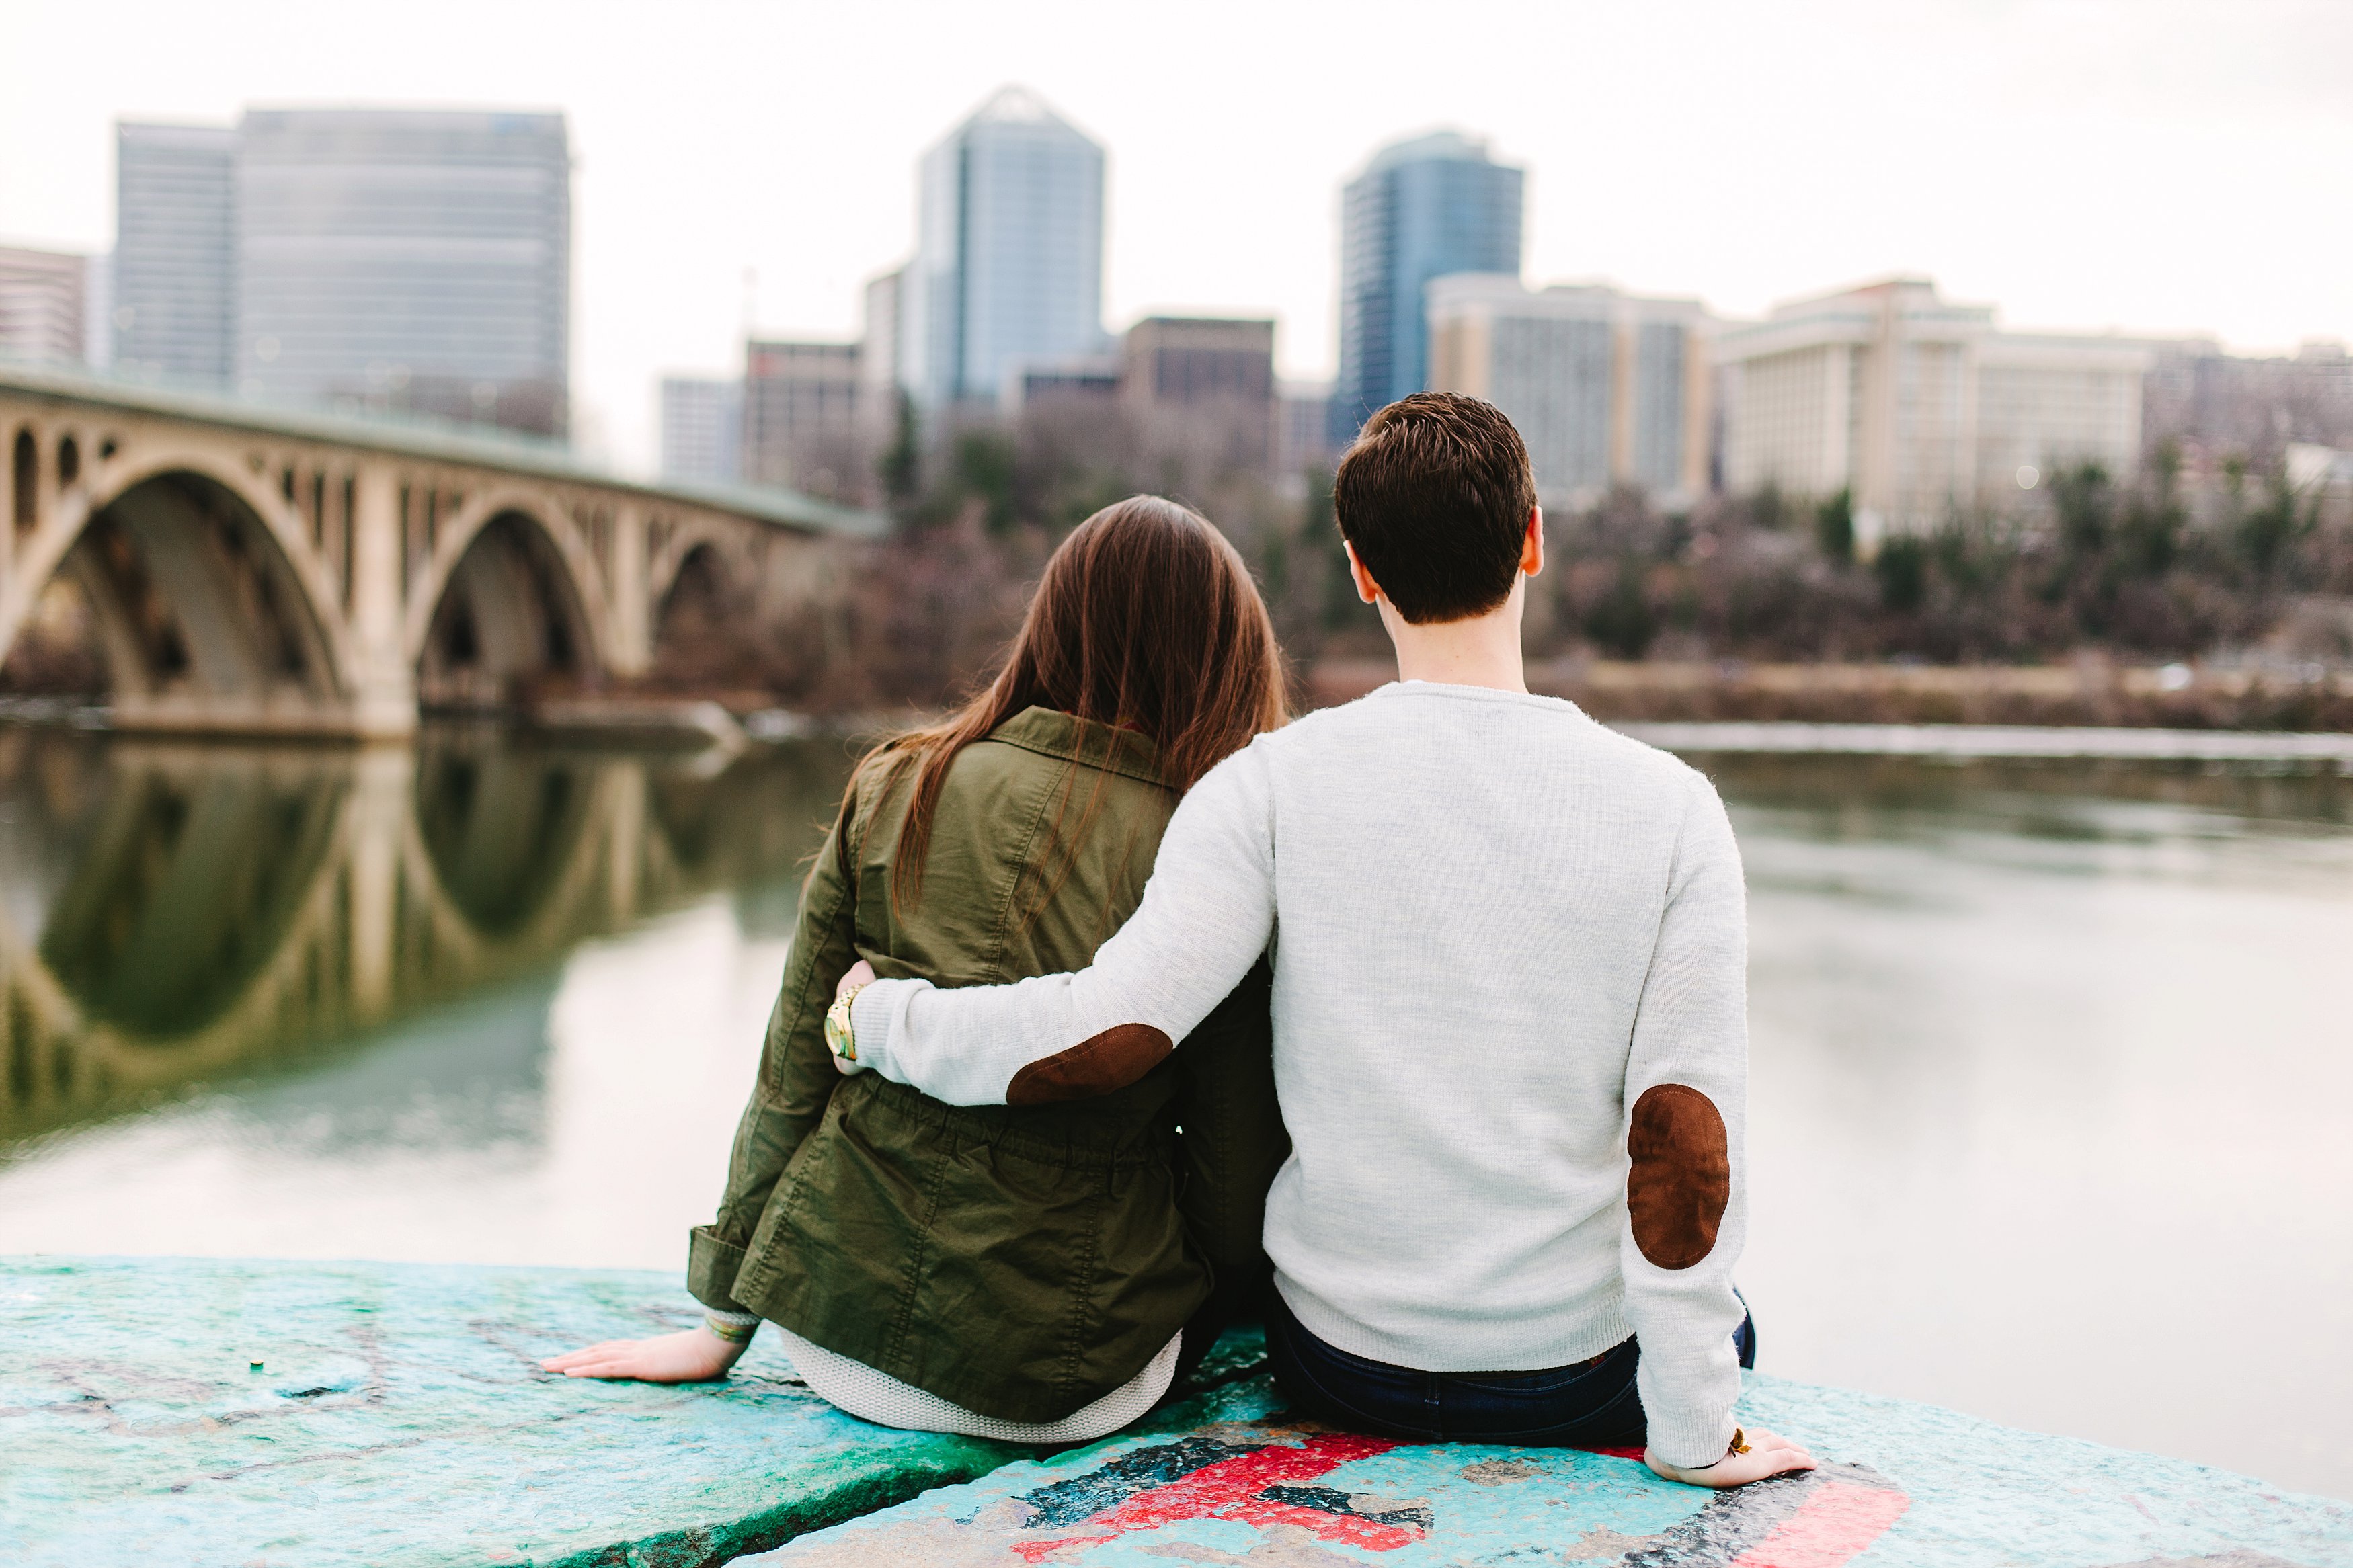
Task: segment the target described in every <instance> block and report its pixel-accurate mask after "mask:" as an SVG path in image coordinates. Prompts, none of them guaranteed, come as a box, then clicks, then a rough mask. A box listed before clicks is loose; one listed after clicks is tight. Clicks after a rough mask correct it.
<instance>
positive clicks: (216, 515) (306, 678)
mask: <svg viewBox="0 0 2353 1568" xmlns="http://www.w3.org/2000/svg"><path fill="white" fill-rule="evenodd" d="M53 449H54V450H55V452H56V453H57V455H58V458H59V459H60V461H59V462H58V468H57V470H56V477H57V479H58V480H59V481H60V482H59V483H58V485H56V486H55V487H48V486H41V485H39V479H40V476H39V475H37V476H36V485H37V489H39V490H42V491H46V492H48V493H46V494H41V495H38V496H37V516H36V519H35V521H34V526H33V528H32V531H31V532H30V533H28V534H26V535H25V536H24V537H23V538H21V539H20V540H19V541H18V542H17V547H16V551H15V559H14V561H13V563H12V573H11V577H12V581H11V582H10V583H9V584H8V589H9V592H8V595H7V605H6V612H5V614H6V617H7V619H8V621H9V623H10V624H9V626H8V627H7V628H6V629H7V631H8V632H9V633H10V634H12V640H13V632H14V630H15V627H16V625H18V624H21V622H22V619H23V617H24V616H26V615H27V614H29V613H30V611H31V610H32V607H33V605H35V603H36V602H37V599H38V597H39V595H40V594H41V592H42V590H43V589H44V588H46V587H47V585H48V584H49V583H50V582H52V581H53V580H55V579H58V578H59V577H63V578H65V579H67V580H69V581H70V582H71V583H72V584H74V585H75V586H76V587H77V588H78V589H79V591H80V592H81V594H82V595H83V597H84V598H85V600H86V601H87V602H88V604H89V605H90V613H91V616H92V619H93V621H94V623H95V626H96V629H97V632H98V641H99V645H100V654H101V657H102V658H103V660H104V663H105V667H106V669H107V673H108V676H109V678H110V684H111V687H112V689H113V692H114V702H115V706H116V708H117V710H118V711H119V712H123V713H126V714H131V715H133V716H135V717H137V718H140V719H142V720H144V721H150V722H160V723H164V724H174V723H180V722H186V723H191V724H195V725H196V726H197V727H204V728H209V727H215V726H216V725H217V724H218V723H219V722H220V721H222V720H223V719H224V718H227V719H228V720H229V721H231V722H252V723H259V724H262V725H264V726H265V727H277V726H279V725H280V724H282V723H286V722H295V723H300V722H301V721H303V720H305V719H306V718H307V717H308V716H309V715H310V714H311V713H313V712H315V711H317V710H319V709H321V708H322V706H332V705H334V704H335V703H337V702H338V701H339V700H341V699H342V698H343V696H344V694H345V692H346V689H347V686H348V679H347V675H348V670H349V668H350V638H349V633H348V627H347V626H346V624H345V621H344V617H343V613H342V612H343V604H342V602H341V599H342V595H341V594H340V591H339V589H340V585H339V584H335V583H333V582H332V581H331V580H322V579H323V578H324V574H323V573H322V570H321V563H320V561H319V557H318V554H317V552H316V551H315V550H314V549H313V547H312V545H311V541H310V540H309V539H308V538H307V537H306V535H305V533H304V531H303V530H302V528H301V524H300V522H299V521H297V520H295V519H293V518H292V517H290V515H289V513H290V508H289V507H287V506H286V505H285V504H284V502H283V500H282V498H280V497H279V496H277V495H275V494H274V493H272V492H271V491H269V489H267V488H266V487H263V486H260V485H257V484H256V483H254V482H253V479H252V476H251V475H249V474H248V473H246V472H243V471H240V470H239V469H237V468H235V467H234V466H232V465H228V464H224V463H221V462H218V461H215V460H211V459H210V458H209V456H208V455H207V454H204V453H200V452H195V451H190V450H185V449H170V448H151V449H149V450H146V451H144V452H142V454H141V455H140V456H139V458H137V459H136V460H135V461H130V462H122V463H114V464H109V463H105V462H104V461H103V460H101V462H100V465H99V466H98V468H97V469H96V471H92V470H90V468H87V467H86V466H85V465H84V464H83V463H82V461H81V448H80V445H79V441H78V440H77V439H76V438H75V437H74V436H73V435H71V434H67V435H64V436H60V437H58V439H57V440H56V442H55V444H54V447H53ZM100 449H101V450H103V447H101V448H100ZM36 458H38V453H37V454H36Z"/></svg>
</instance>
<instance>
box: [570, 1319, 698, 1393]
mask: <svg viewBox="0 0 2353 1568" xmlns="http://www.w3.org/2000/svg"><path fill="white" fill-rule="evenodd" d="M743 1353H744V1347H743V1346H742V1345H740V1344H735V1343H732V1342H729V1341H726V1340H723V1339H721V1338H720V1337H719V1336H718V1335H717V1334H714V1333H712V1331H710V1330H709V1329H689V1330H687V1331H685V1332H684V1333H682V1334H661V1335H659V1336H657V1337H655V1338H653V1339H650V1340H607V1341H606V1342H604V1343H603V1344H601V1345H590V1346H589V1347H588V1348H587V1349H586V1350H579V1351H568V1352H565V1354H563V1355H558V1356H550V1357H548V1358H547V1359H546V1360H545V1361H543V1362H541V1363H539V1364H540V1369H541V1370H542V1371H543V1372H560V1373H563V1374H564V1375H565V1376H566V1377H627V1378H635V1379H636V1380H637V1381H638V1382H639V1383H710V1382H712V1381H714V1380H716V1379H718V1378H723V1377H725V1376H726V1375H727V1369H728V1368H730V1367H732V1366H733V1365H734V1364H735V1359H736V1358H737V1357H738V1356H740V1355H742V1354H743Z"/></svg>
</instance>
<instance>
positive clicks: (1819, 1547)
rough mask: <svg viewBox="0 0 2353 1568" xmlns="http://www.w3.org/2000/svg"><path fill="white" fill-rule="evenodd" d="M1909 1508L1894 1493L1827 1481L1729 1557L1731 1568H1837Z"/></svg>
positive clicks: (1907, 1500) (1908, 1503) (1900, 1495)
mask: <svg viewBox="0 0 2353 1568" xmlns="http://www.w3.org/2000/svg"><path fill="white" fill-rule="evenodd" d="M1911 1506H1912V1500H1911V1499H1910V1498H1908V1497H1906V1496H1905V1495H1904V1494H1903V1493H1902V1492H1899V1491H1892V1490H1889V1489H1886V1488H1883V1487H1858V1486H1850V1485H1848V1484H1846V1483H1845V1482H1842V1481H1832V1482H1831V1483H1830V1484H1828V1485H1827V1486H1824V1487H1822V1488H1820V1489H1819V1490H1817V1491H1815V1492H1814V1494H1813V1495H1812V1496H1810V1497H1809V1498H1808V1499H1806V1500H1805V1501H1804V1502H1803V1503H1802V1504H1800V1505H1799V1507H1798V1509H1797V1510H1796V1511H1795V1512H1793V1513H1791V1514H1790V1515H1789V1517H1788V1518H1787V1519H1785V1520H1783V1521H1781V1522H1780V1523H1778V1524H1777V1525H1775V1526H1774V1527H1773V1533H1771V1534H1770V1535H1767V1537H1766V1538H1765V1539H1764V1540H1762V1541H1760V1542H1757V1544H1756V1545H1754V1546H1752V1547H1750V1548H1749V1549H1748V1550H1747V1551H1746V1552H1742V1553H1741V1554H1740V1555H1739V1556H1737V1557H1736V1558H1734V1559H1733V1560H1732V1563H1731V1568H1841V1564H1842V1563H1850V1562H1852V1561H1853V1560H1854V1558H1855V1557H1856V1555H1857V1554H1859V1553H1860V1552H1862V1549H1863V1548H1864V1547H1866V1546H1869V1545H1870V1544H1871V1543H1872V1542H1874V1541H1876V1540H1878V1539H1879V1538H1880V1537H1881V1536H1882V1535H1883V1534H1885V1533H1886V1532H1887V1527H1888V1526H1889V1525H1891V1524H1894V1522H1895V1521H1897V1520H1898V1519H1900V1518H1902V1517H1903V1514H1904V1510H1905V1509H1907V1508H1910V1507H1911Z"/></svg>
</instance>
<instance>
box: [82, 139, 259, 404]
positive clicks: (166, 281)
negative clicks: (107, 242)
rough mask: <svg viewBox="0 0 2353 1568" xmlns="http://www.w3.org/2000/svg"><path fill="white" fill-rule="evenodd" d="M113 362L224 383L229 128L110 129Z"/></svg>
mask: <svg viewBox="0 0 2353 1568" xmlns="http://www.w3.org/2000/svg"><path fill="white" fill-rule="evenodd" d="M114 204H115V205H114V210H115V242H114V303H113V310H112V321H111V326H112V329H113V344H114V366H115V369H116V370H117V371H118V372H120V373H121V374H126V375H134V376H140V377H143V378H147V379H151V380H156V381H164V382H176V383H182V384H190V385H195V386H205V387H219V386H224V385H226V384H227V382H228V379H229V367H230V365H231V364H232V363H233V357H232V353H231V342H232V340H233V336H234V322H235V320H236V310H237V132H235V131H233V130H231V129H230V128H229V127H227V126H226V125H219V126H214V125H146V124H139V123H135V122H132V121H122V122H120V123H118V124H117V125H116V126H115V128H114Z"/></svg>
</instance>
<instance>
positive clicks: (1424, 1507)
mask: <svg viewBox="0 0 2353 1568" xmlns="http://www.w3.org/2000/svg"><path fill="white" fill-rule="evenodd" d="M1258 1495H1259V1496H1261V1497H1262V1498H1264V1499H1266V1500H1267V1501H1269V1502H1285V1503H1289V1504H1290V1505H1291V1506H1292V1507H1293V1508H1312V1509H1314V1510H1317V1511H1318V1512H1320V1513H1336V1514H1340V1515H1342V1516H1344V1517H1345V1518H1348V1519H1369V1520H1371V1521H1373V1522H1374V1523H1376V1524H1392V1525H1395V1526H1397V1527H1398V1529H1400V1530H1429V1529H1431V1528H1433V1527H1434V1526H1435V1524H1436V1522H1437V1519H1436V1516H1435V1515H1434V1514H1433V1513H1432V1512H1431V1511H1430V1505H1429V1504H1428V1503H1408V1504H1406V1505H1405V1506H1404V1507H1402V1508H1389V1509H1381V1510H1370V1509H1361V1508H1358V1507H1357V1506H1356V1503H1355V1502H1353V1501H1352V1500H1350V1497H1351V1494H1349V1493H1347V1492H1344V1491H1339V1490H1336V1489H1334V1488H1331V1487H1269V1488H1267V1489H1265V1490H1264V1491H1262V1492H1261V1493H1259V1494H1258Z"/></svg>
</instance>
